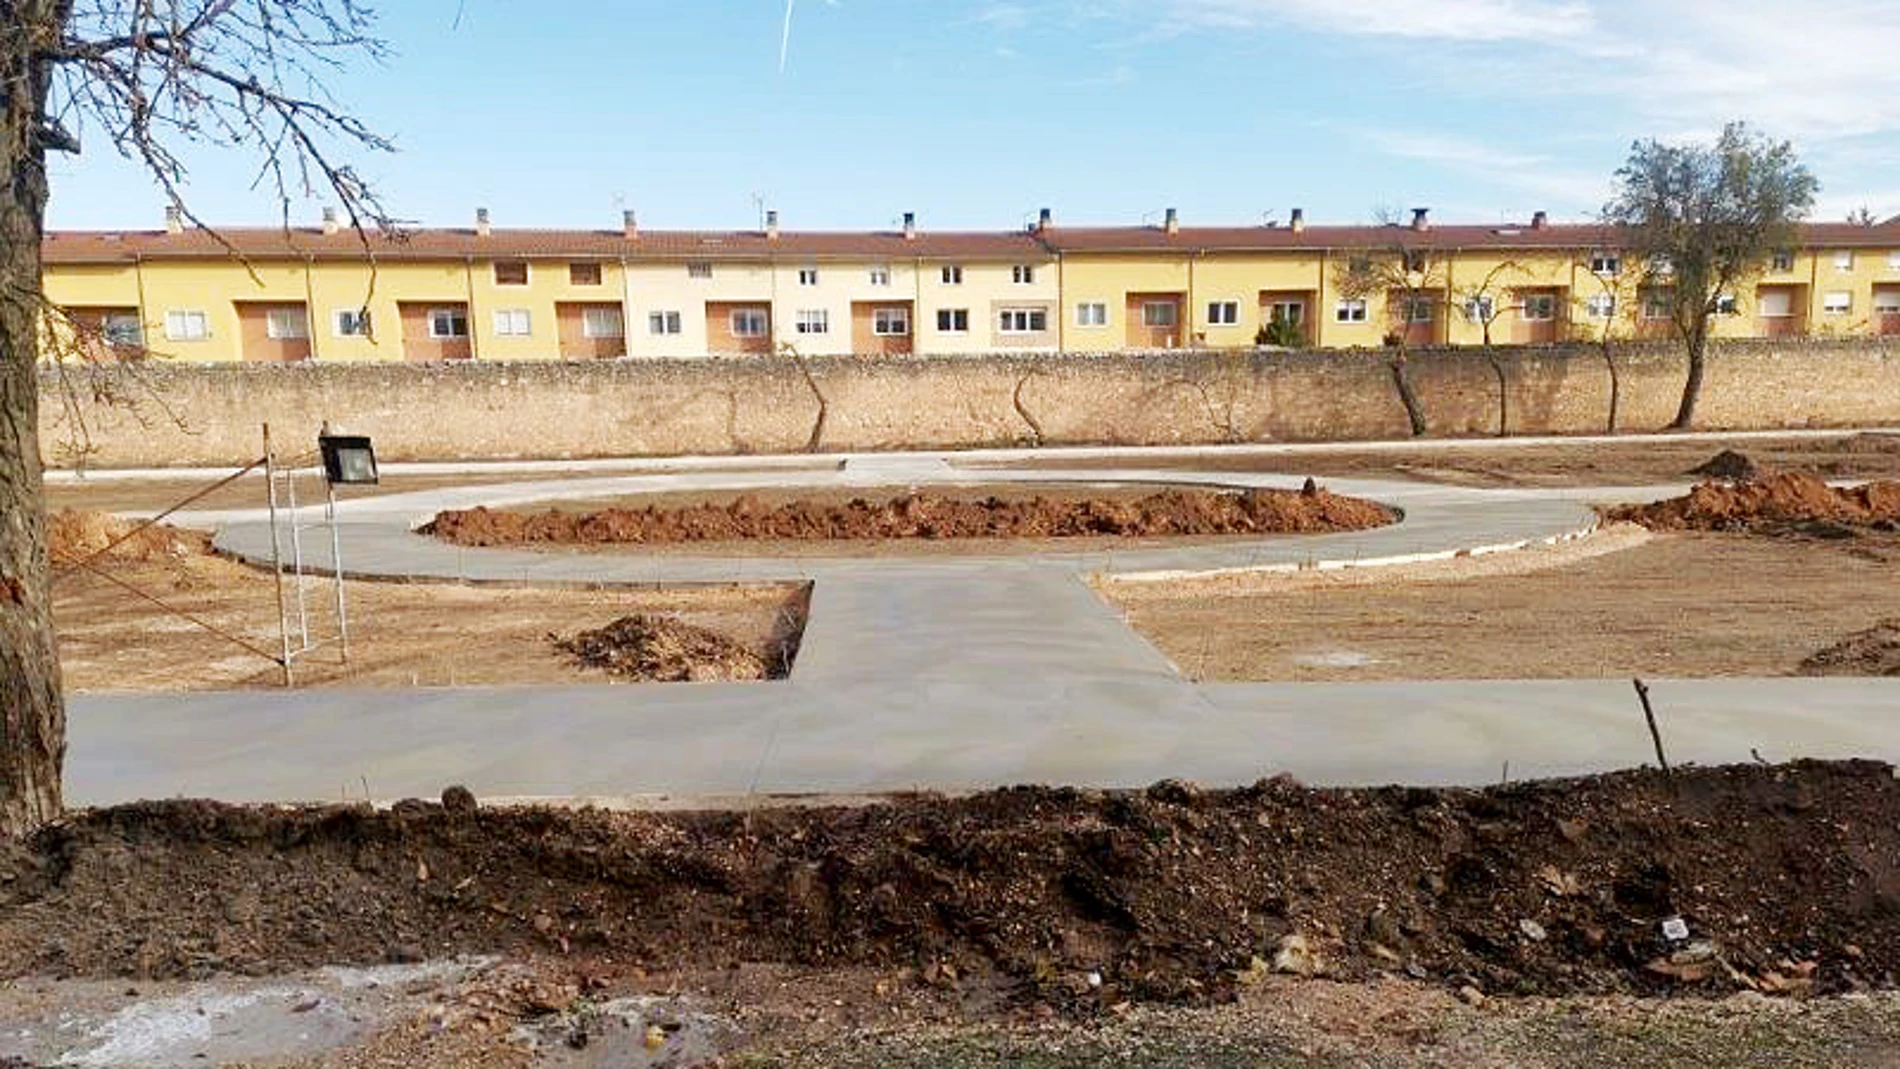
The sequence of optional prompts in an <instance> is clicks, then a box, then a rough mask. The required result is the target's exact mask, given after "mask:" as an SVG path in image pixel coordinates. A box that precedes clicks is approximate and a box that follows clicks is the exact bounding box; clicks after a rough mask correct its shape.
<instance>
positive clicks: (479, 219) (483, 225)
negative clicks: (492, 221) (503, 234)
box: [475, 208, 490, 238]
mask: <svg viewBox="0 0 1900 1069" xmlns="http://www.w3.org/2000/svg"><path fill="white" fill-rule="evenodd" d="M489 230H490V227H489V225H488V209H487V208H477V209H475V236H476V237H478V238H485V237H487V236H488V233H489Z"/></svg>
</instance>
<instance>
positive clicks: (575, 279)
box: [567, 260, 600, 286]
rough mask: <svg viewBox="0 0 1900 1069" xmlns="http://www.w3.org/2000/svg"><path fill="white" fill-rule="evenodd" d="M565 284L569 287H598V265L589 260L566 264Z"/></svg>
mask: <svg viewBox="0 0 1900 1069" xmlns="http://www.w3.org/2000/svg"><path fill="white" fill-rule="evenodd" d="M567 284H568V285H570V286H598V285H600V264H598V263H595V262H593V261H591V260H589V261H584V262H581V263H572V264H568V265H567Z"/></svg>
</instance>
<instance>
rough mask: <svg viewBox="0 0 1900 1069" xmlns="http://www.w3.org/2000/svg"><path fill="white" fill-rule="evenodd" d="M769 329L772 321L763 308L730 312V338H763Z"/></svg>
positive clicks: (740, 309)
mask: <svg viewBox="0 0 1900 1069" xmlns="http://www.w3.org/2000/svg"><path fill="white" fill-rule="evenodd" d="M771 329H772V319H771V317H770V316H769V315H767V314H766V311H765V309H763V308H734V309H733V310H732V336H733V337H735V338H763V337H765V335H766V332H768V331H770V330H771Z"/></svg>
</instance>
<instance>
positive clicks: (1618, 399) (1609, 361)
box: [1603, 335, 1623, 434]
mask: <svg viewBox="0 0 1900 1069" xmlns="http://www.w3.org/2000/svg"><path fill="white" fill-rule="evenodd" d="M1603 366H1604V367H1606V368H1609V369H1610V419H1609V422H1608V424H1607V425H1606V426H1605V427H1604V433H1605V434H1615V433H1616V410H1617V408H1618V407H1619V406H1621V405H1622V403H1623V375H1622V372H1621V371H1619V370H1618V369H1617V366H1616V352H1615V350H1614V348H1613V347H1612V346H1611V344H1610V339H1609V337H1608V336H1607V335H1606V336H1605V337H1604V339H1603Z"/></svg>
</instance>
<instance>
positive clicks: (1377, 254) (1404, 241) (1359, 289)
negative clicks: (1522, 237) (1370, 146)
mask: <svg viewBox="0 0 1900 1069" xmlns="http://www.w3.org/2000/svg"><path fill="white" fill-rule="evenodd" d="M1378 221H1379V222H1380V223H1381V224H1382V227H1383V232H1384V234H1385V235H1386V240H1385V241H1383V242H1381V243H1380V244H1378V245H1376V246H1372V247H1368V248H1365V249H1357V250H1353V251H1352V252H1351V253H1350V254H1349V255H1347V256H1345V257H1344V258H1342V259H1340V260H1337V261H1335V263H1334V266H1333V288H1334V289H1335V290H1336V291H1338V292H1339V293H1340V295H1342V296H1344V297H1346V298H1348V299H1350V300H1363V301H1366V302H1367V303H1368V304H1370V303H1371V299H1372V298H1373V297H1375V296H1376V297H1381V298H1383V299H1384V300H1385V302H1386V307H1387V317H1388V322H1389V324H1390V327H1391V329H1390V330H1389V331H1388V333H1387V334H1386V345H1387V348H1388V349H1389V350H1390V351H1391V354H1392V356H1391V368H1392V384H1393V386H1394V387H1395V388H1396V389H1397V390H1398V394H1399V401H1400V403H1401V404H1403V405H1404V406H1405V417H1406V419H1407V421H1408V422H1410V424H1411V427H1412V435H1413V437H1422V436H1423V435H1424V434H1425V433H1426V431H1427V429H1428V428H1427V424H1426V419H1425V408H1424V405H1423V404H1422V403H1421V402H1420V401H1419V399H1418V393H1417V391H1415V390H1413V389H1412V380H1411V375H1410V373H1409V370H1408V367H1407V364H1406V353H1407V350H1408V349H1409V348H1410V345H1411V333H1412V325H1413V323H1414V322H1415V321H1418V320H1420V319H1421V318H1423V319H1424V320H1425V321H1429V322H1430V323H1432V324H1433V328H1434V330H1436V327H1437V325H1438V324H1439V323H1442V322H1443V321H1444V313H1445V310H1446V303H1447V299H1448V294H1449V287H1448V286H1447V282H1448V281H1449V275H1448V270H1449V265H1450V261H1449V260H1448V259H1447V258H1446V257H1444V256H1441V255H1439V254H1438V251H1437V250H1436V249H1434V248H1433V247H1432V246H1431V244H1430V242H1428V241H1426V240H1424V233H1425V232H1423V231H1420V230H1416V229H1414V228H1412V227H1408V226H1405V225H1403V224H1401V223H1399V222H1398V221H1397V220H1396V218H1395V217H1394V216H1393V215H1392V213H1390V212H1387V211H1382V212H1380V213H1379V214H1378ZM1421 312H1423V313H1424V316H1423V317H1421V316H1420V313H1421ZM1433 340H1437V339H1436V337H1434V339H1433Z"/></svg>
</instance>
